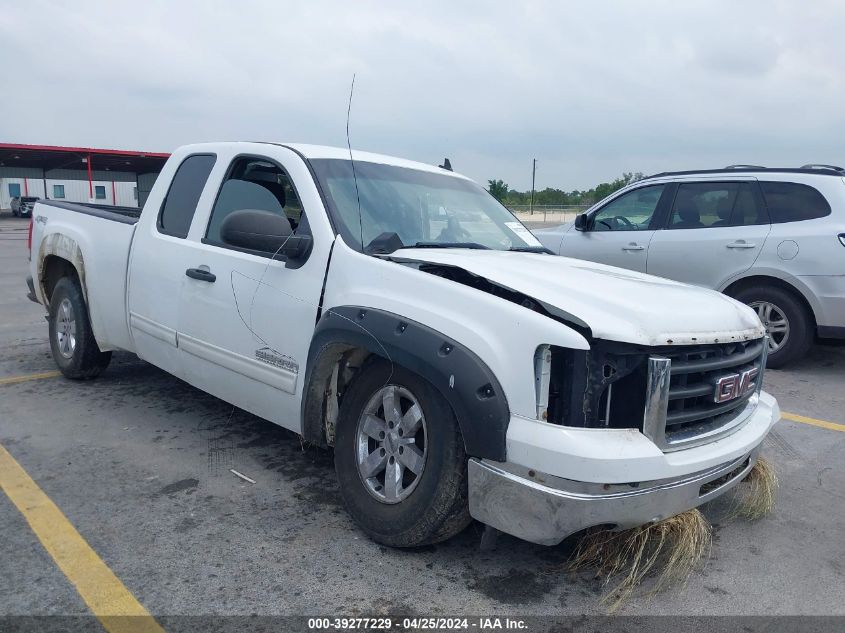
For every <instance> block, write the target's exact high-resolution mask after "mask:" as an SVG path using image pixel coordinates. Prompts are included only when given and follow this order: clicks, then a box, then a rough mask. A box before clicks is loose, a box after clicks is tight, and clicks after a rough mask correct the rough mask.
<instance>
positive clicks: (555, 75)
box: [0, 0, 845, 190]
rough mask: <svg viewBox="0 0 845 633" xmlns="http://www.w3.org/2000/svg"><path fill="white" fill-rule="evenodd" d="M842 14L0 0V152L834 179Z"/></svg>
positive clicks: (549, 175)
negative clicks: (214, 155) (757, 168)
mask: <svg viewBox="0 0 845 633" xmlns="http://www.w3.org/2000/svg"><path fill="white" fill-rule="evenodd" d="M843 25H845V3H843V2H837V1H835V0H830V1H824V0H815V1H813V2H799V1H797V0H796V1H795V2H779V1H772V0H769V1H765V2H756V1H748V2H737V1H732V2H722V1H718V0H707V1H702V2H693V1H687V2H677V1H663V0H651V1H645V0H644V1H642V2H621V1H620V2H586V1H585V2H539V1H538V2H519V1H516V0H506V1H502V2H484V3H482V2H455V1H451V2H438V1H432V0H427V1H426V2H401V3H400V2H390V3H388V2H366V1H363V2H362V1H356V2H349V1H348V0H347V1H344V2H328V1H327V2H320V1H318V0H312V1H309V2H298V3H294V2H281V1H267V2H258V1H248V0H239V1H234V0H233V1H230V2H208V1H206V2H187V1H179V2H177V1H170V2H156V1H150V0H145V1H144V2H138V1H137V0H136V1H134V2H120V1H115V2H86V1H81V0H76V1H74V2H42V1H37V0H28V1H23V0H21V1H17V0H0V60H2V61H3V64H2V67H3V71H4V72H3V88H4V94H3V96H2V101H0V103H2V105H0V112H1V113H2V116H0V141H6V142H22V143H44V144H56V145H86V146H95V147H111V148H122V149H147V150H162V151H168V150H171V149H173V148H174V147H176V146H178V145H181V144H184V143H189V142H196V141H209V140H285V141H301V142H311V143H325V144H331V145H345V136H344V130H345V116H346V105H347V98H348V92H349V83H350V81H351V78H352V73H353V72H356V73H357V77H358V78H357V80H356V88H355V98H354V102H353V110H352V125H351V136H352V144H353V147H355V148H358V149H366V150H371V151H378V152H383V153H388V154H395V155H399V156H403V157H407V158H412V159H417V160H422V161H425V162H439V161H442V159H443V157H444V156H449V157H450V158H451V159H452V162H453V164H454V166H455V168H456V169H457V170H458V171H461V172H463V173H466V174H467V175H469V176H471V177H473V178H475V179H476V180H479V181H481V182H482V183H484V184H486V181H487V179H489V178H502V179H504V180H505V181H506V182H508V183H509V184H510V186H511V187H514V188H518V189H526V188H528V187H529V186H530V178H531V176H530V174H531V159H532V157H536V158H537V159H538V171H537V186H538V188H543V187H546V186H553V187H561V188H565V189H567V190H569V189H573V188H587V187H590V186H593V185H594V184H596V183H598V182H600V181H602V180H609V179H612V178H613V177H616V176H618V175H620V174H621V173H622V172H623V171H643V172H654V171H661V170H667V169H682V168H695V167H711V166H723V165H726V164H729V163H738V162H741V163H759V164H764V165H766V164H768V165H774V164H781V165H800V164H802V163H806V162H828V163H834V164H842V163H843V162H845V156H843V152H842V151H841V143H842V140H843V136H844V135H843V132H845V73H844V72H843V70H844V69H843V65H845V37H843V33H842V27H843Z"/></svg>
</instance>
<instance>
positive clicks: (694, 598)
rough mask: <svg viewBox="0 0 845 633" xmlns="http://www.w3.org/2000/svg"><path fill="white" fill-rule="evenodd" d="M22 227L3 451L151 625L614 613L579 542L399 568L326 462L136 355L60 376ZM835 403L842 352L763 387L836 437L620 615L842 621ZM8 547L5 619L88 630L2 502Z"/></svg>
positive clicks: (511, 547)
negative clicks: (33, 292)
mask: <svg viewBox="0 0 845 633" xmlns="http://www.w3.org/2000/svg"><path fill="white" fill-rule="evenodd" d="M26 227H27V221H26V220H19V219H17V218H11V217H9V215H8V214H4V216H3V217H2V219H0V445H2V447H5V449H6V450H7V451H8V452H9V453H10V454H11V455H12V456H13V457H14V459H15V460H16V461H17V462H18V463H19V464H20V465H21V466H22V467H23V468H24V469H25V470H26V472H27V473H28V474H29V476H30V477H31V478H32V479H33V480H34V481H35V482H36V483H37V485H38V486H39V487H40V488H41V490H43V491H44V493H46V495H47V496H49V497H50V499H52V501H53V502H54V503H55V504H56V505H57V506H58V508H60V509H61V511H62V512H63V513H64V515H65V516H66V517H67V519H68V520H69V521H70V523H71V524H72V525H73V526H74V527H75V528H76V530H77V531H78V532H79V534H81V535H82V536H83V537H84V539H85V540H86V541H87V542H88V544H90V546H91V547H92V548H93V550H94V551H95V552H96V553H97V555H98V556H99V557H100V558H101V559H102V560H103V561H104V562H105V563H106V564H107V565H108V567H109V568H110V569H111V570H112V571H113V572H114V574H115V575H116V576H117V578H119V579H120V581H122V583H123V584H124V585H125V586H126V588H127V589H128V590H129V591H130V592H131V594H132V595H134V596H135V597H136V598H137V600H138V601H139V602H140V603H141V604H142V605H143V606H144V607H146V609H147V610H149V612H150V613H152V614H154V615H159V614H169V615H194V614H243V615H249V614H260V615H272V614H296V615H302V614H306V615H349V616H354V615H378V614H403V615H410V614H420V615H432V614H496V615H508V614H512V615H521V616H525V615H551V614H554V615H579V614H594V613H603V612H604V608H603V606H602V605H601V604H600V603H599V598H600V596H601V586H600V584H599V583H598V582H597V581H596V580H594V579H593V578H591V577H590V576H589V574H581V575H572V574H569V573H567V572H565V571H564V569H563V564H564V562H565V561H566V559H567V557H568V556H569V554H570V552H571V548H572V542H571V541H567V542H565V543H563V544H562V545H560V546H558V547H554V548H547V547H541V546H536V545H532V544H528V543H524V542H521V541H518V540H516V539H512V538H510V537H502V538H501V539H500V541H499V545H498V548H497V549H496V550H495V551H484V552H482V551H480V550H479V547H478V545H479V538H480V535H481V529H480V528H479V527H478V526H477V525H473V526H471V527H470V528H469V529H467V530H466V531H465V532H464V533H463V534H461V535H460V536H458V537H456V538H455V539H453V540H451V541H449V542H447V543H443V544H440V545H436V546H430V547H425V548H421V549H417V550H413V551H398V550H392V549H388V548H385V547H382V546H379V545H377V544H375V543H373V542H371V541H369V540H368V539H367V537H365V536H364V535H363V534H362V533H361V532H360V531H359V530H358V529H357V528H356V527H355V526H354V525H353V523H352V521H351V520H350V518H349V517H348V516H347V514H346V513H345V511H344V509H343V506H342V503H341V500H340V497H339V494H338V491H337V486H336V483H335V474H334V469H333V465H332V456H331V454H330V453H329V452H325V451H321V450H318V449H314V448H308V447H303V446H302V445H301V443H300V441H299V439H298V437H297V436H296V435H294V434H292V433H290V432H288V431H285V430H283V429H281V428H279V427H276V426H274V425H272V424H270V423H269V422H265V421H263V420H261V419H258V418H256V417H254V416H251V415H249V414H247V413H245V412H243V411H240V410H237V409H233V407H232V406H231V405H227V404H226V403H225V402H223V401H221V400H218V399H216V398H214V397H212V396H209V395H207V394H205V393H203V392H200V391H198V390H196V389H193V388H192V387H190V386H188V385H187V384H185V383H183V382H181V381H179V380H177V379H175V378H172V377H170V376H168V375H167V374H165V373H163V372H162V371H160V370H158V369H156V368H154V367H152V366H150V365H148V364H146V363H144V362H142V361H140V360H138V359H137V358H135V357H133V356H132V355H129V354H116V355H115V358H114V360H113V361H112V364H111V366H110V367H109V369H108V370H107V371H106V372H105V373H104V374H103V375H102V376H101V377H100V378H99V379H97V380H94V381H90V382H82V383H80V382H71V381H68V380H65V379H64V378H61V377H57V376H55V375H54V374H53V373H52V372H54V370H55V366H54V364H53V362H52V359H51V357H50V352H49V346H48V343H47V338H46V334H47V330H46V324H45V320H44V316H43V315H44V312H43V308H42V307H41V306H39V305H36V304H34V303H31V302H29V301H28V300H27V299H26V297H25V283H24V279H25V275H26V266H27V262H26ZM45 374H46V375H45ZM21 377H23V378H22V379H21V380H20V381H19V380H17V379H18V378H21ZM843 385H845V347H842V346H835V345H817V346H815V347H814V349H813V351H812V353H811V354H810V356H809V357H808V358H806V359H804V360H803V361H801V362H800V363H798V364H797V365H795V366H794V367H792V368H790V369H788V370H781V371H769V372H767V375H766V382H765V387H766V389H767V390H768V391H770V392H771V393H773V394H774V395H775V396H776V397H777V398H778V400H779V402H780V405H781V408H782V410H783V411H784V412H789V413H791V414H795V415H797V416H804V417H806V418H811V419H814V420H821V421H827V422H830V423H832V424H830V425H829V426H828V427H827V428H826V427H824V426H818V425H814V424H808V423H805V422H796V421H792V420H786V419H785V420H783V421H781V422H780V423H779V425H778V426H777V427H776V430H775V431H774V432H773V433H772V435H771V436H770V438H769V439H768V440H767V442H766V447H765V454H766V455H768V457H769V458H771V459H772V460H773V461H774V462H775V463H776V466H777V468H778V472H779V477H780V481H781V487H780V494H779V499H778V506H777V509H776V511H775V513H774V514H773V515H772V516H769V517H767V518H764V519H762V520H759V521H757V522H753V523H749V522H744V521H741V520H727V519H726V512H725V507H724V504H721V505H720V504H719V502H717V503H716V504H714V506H715V507H705V508H704V510H705V514H706V515H707V516H708V518H710V519H711V521H712V522H713V523H714V525H715V530H714V542H713V548H712V552H711V556H710V558H709V560H708V561H707V563H706V565H705V567H704V569H703V570H702V571H701V572H698V573H695V574H694V575H693V576H692V577H691V578H690V580H689V583H688V585H687V586H686V587H685V588H681V589H677V590H673V591H669V592H667V593H662V594H660V595H657V596H655V597H652V598H650V599H648V598H644V597H637V598H635V599H634V600H632V601H631V602H629V603H628V604H627V605H625V606H624V607H623V608H622V610H621V613H625V614H638V615H647V614H689V615H700V614H719V615H724V614H744V615H776V614H815V615H822V614H838V615H845V599H843V598H845V590H843V587H844V586H845V527H843V526H845V468H843V463H845V432H843V431H845V426H843V425H845V389H843ZM231 468H235V469H236V470H238V471H239V472H241V473H243V474H245V475H247V476H248V477H250V478H251V479H253V480H254V481H255V483H254V484H252V483H249V482H247V481H244V480H243V479H240V478H238V477H236V476H235V475H233V474H232V473H231V472H230V469H231ZM0 534H2V538H0V615H33V614H35V615H41V614H79V615H84V614H88V613H90V611H89V609H88V607H87V606H86V604H85V602H83V600H82V599H81V598H80V596H79V594H78V593H77V591H76V590H75V588H74V586H73V585H72V584H71V582H69V580H68V578H67V577H66V576H65V574H64V573H63V572H62V571H61V570H60V569H59V567H58V566H57V565H56V563H55V562H54V560H53V559H52V558H51V556H50V555H49V554H48V553H47V551H46V550H45V548H44V547H43V546H42V544H41V543H40V542H39V540H38V538H37V537H36V535H35V534H34V533H33V531H32V529H30V527H29V525H28V524H27V522H26V520H25V519H24V517H23V516H22V514H21V513H20V512H19V511H18V509H17V508H16V507H15V505H13V504H12V502H11V501H10V499H9V498H8V497H7V496H6V495H4V494H0Z"/></svg>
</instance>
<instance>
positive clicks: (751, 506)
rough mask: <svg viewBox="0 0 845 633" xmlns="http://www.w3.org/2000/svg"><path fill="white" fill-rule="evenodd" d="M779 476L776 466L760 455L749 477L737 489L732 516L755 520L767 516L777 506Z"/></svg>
mask: <svg viewBox="0 0 845 633" xmlns="http://www.w3.org/2000/svg"><path fill="white" fill-rule="evenodd" d="M777 489H778V476H777V473H776V472H775V467H774V464H772V462H770V461H769V460H768V459H766V458H765V457H760V458H759V459H758V460H757V463H756V464H755V465H754V468H752V469H751V472H750V473H748V477H746V478H745V481H743V482H742V483H741V484H740V485H738V486H737V487H736V488H735V490H736V497H735V502H734V506H733V508H732V510H731V515H730V516H731V517H738V518H743V519H748V520H751V521H753V520H755V519H759V518H761V517H764V516H766V515H767V514H769V513H770V512H771V511H772V510H774V507H775V499H776V498H777Z"/></svg>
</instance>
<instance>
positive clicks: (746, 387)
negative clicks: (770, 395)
mask: <svg viewBox="0 0 845 633" xmlns="http://www.w3.org/2000/svg"><path fill="white" fill-rule="evenodd" d="M759 373H760V368H759V367H752V368H751V369H746V370H745V371H743V372H740V373H738V374H727V375H725V376H720V377H719V378H718V379H717V380H716V389H715V392H714V394H713V400H714V401H716V402H728V401H729V400H736V399H737V398H741V397H742V396H745V395H747V394H749V393H751V392H752V391H754V390H755V389H756V388H757V382H756V380H755V378H757V374H759Z"/></svg>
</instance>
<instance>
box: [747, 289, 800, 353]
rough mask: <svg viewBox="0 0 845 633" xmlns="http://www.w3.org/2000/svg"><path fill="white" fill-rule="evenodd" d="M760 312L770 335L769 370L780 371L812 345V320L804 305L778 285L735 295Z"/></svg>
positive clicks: (761, 319)
mask: <svg viewBox="0 0 845 633" xmlns="http://www.w3.org/2000/svg"><path fill="white" fill-rule="evenodd" d="M734 298H735V299H737V300H739V301H742V302H743V303H745V304H747V305H748V306H749V307H751V308H753V309H754V310H755V311H756V312H757V316H758V317H759V318H760V321H761V322H762V323H763V325H764V326H765V328H766V333H767V334H768V336H769V357H768V360H767V361H766V367H769V368H772V369H777V368H779V367H783V366H785V365H787V364H789V363H791V362H793V361H795V360H798V359H799V358H801V357H802V356H804V354H806V353H807V351H809V349H810V346H811V345H812V344H813V334H814V331H813V321H812V318H811V317H810V315H809V314H808V312H807V310H806V308H805V307H804V306H803V304H802V303H801V302H800V301H799V300H798V299H797V298H796V297H795V296H794V295H793V294H792V293H790V292H788V291H786V290H783V289H782V288H778V287H776V286H760V287H758V288H746V289H745V290H741V291H739V292H738V293H736V295H735V296H734Z"/></svg>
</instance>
